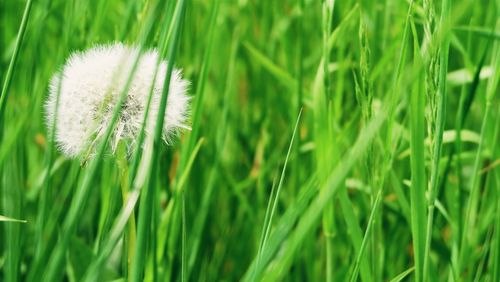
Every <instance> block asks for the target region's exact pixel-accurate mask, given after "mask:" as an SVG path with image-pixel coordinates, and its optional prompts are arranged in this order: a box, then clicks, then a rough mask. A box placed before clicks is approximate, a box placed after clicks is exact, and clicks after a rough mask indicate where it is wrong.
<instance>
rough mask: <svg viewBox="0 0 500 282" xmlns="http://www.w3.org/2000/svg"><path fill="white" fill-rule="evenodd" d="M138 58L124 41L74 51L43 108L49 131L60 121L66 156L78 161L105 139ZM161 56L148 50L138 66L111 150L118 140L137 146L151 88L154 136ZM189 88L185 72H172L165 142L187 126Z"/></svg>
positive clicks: (60, 139) (162, 68) (61, 144)
mask: <svg viewBox="0 0 500 282" xmlns="http://www.w3.org/2000/svg"><path fill="white" fill-rule="evenodd" d="M138 54H139V50H138V48H136V47H130V46H125V45H123V44H121V43H116V44H112V45H100V46H96V47H93V48H91V49H89V50H86V51H83V52H76V53H73V54H72V55H71V56H70V57H69V59H68V60H67V61H66V64H65V65H64V67H63V68H62V70H61V72H60V73H56V74H55V75H54V76H53V78H52V80H51V82H50V87H49V96H48V98H47V101H46V104H45V110H46V122H47V124H48V127H49V131H51V127H52V124H53V121H54V118H56V132H55V141H56V143H57V145H58V147H59V148H60V150H61V151H62V152H63V153H64V154H65V155H67V156H69V157H77V156H81V155H82V154H84V153H87V152H88V153H92V150H93V145H94V144H95V143H96V141H97V140H98V139H99V138H101V137H102V136H103V135H104V133H105V131H106V128H107V127H108V126H109V124H110V122H111V119H112V116H113V111H114V108H115V105H116V103H117V102H118V100H119V97H120V93H121V91H122V90H123V89H124V88H125V85H126V83H127V79H128V77H129V75H130V72H131V71H132V68H133V65H134V62H135V61H136V58H137V56H138ZM158 56H159V55H158V52H157V51H156V50H150V51H147V52H145V53H144V54H143V55H142V56H141V58H140V60H139V62H138V65H137V69H136V71H135V74H134V75H133V77H132V79H131V81H130V86H129V90H128V92H127V96H126V99H125V102H124V105H123V106H122V109H121V112H120V117H119V119H118V121H117V123H116V126H115V129H114V132H113V134H112V140H111V142H112V148H113V150H114V149H115V148H116V145H117V144H118V142H119V141H120V140H126V141H127V142H128V144H133V142H135V140H136V138H137V135H138V134H139V132H140V129H141V127H142V123H143V120H144V116H145V112H146V108H147V103H148V98H149V93H150V91H151V87H152V86H153V90H152V91H153V93H152V98H151V99H152V100H151V104H150V108H149V112H148V116H147V121H146V127H145V131H146V135H147V136H148V135H149V136H151V135H153V134H154V129H155V127H156V120H157V116H158V109H159V107H160V99H161V95H162V91H163V85H164V80H165V73H166V68H167V64H166V62H165V61H161V63H160V65H158V68H157V63H158V58H159V57H158ZM156 71H157V75H156V79H155V81H154V85H153V79H154V75H155V72H156ZM61 73H62V74H61ZM188 86H189V82H188V81H187V80H184V79H182V77H181V71H180V70H177V69H174V71H173V72H172V77H171V80H170V87H169V93H168V99H167V108H166V112H165V119H164V124H163V133H162V134H163V139H164V140H165V142H167V143H168V141H169V140H171V138H172V136H174V135H175V134H176V133H178V132H179V130H180V129H183V128H188V127H187V125H186V119H187V112H188V104H189V97H188V96H187V95H186V91H187V87H188ZM59 89H60V93H59V107H58V113H57V114H56V113H55V110H56V100H57V95H58V92H59Z"/></svg>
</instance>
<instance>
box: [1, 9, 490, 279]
mask: <svg viewBox="0 0 500 282" xmlns="http://www.w3.org/2000/svg"><path fill="white" fill-rule="evenodd" d="M443 1H444V2H445V3H443ZM180 2H183V1H163V0H158V1H155V0H149V1H148V0H140V1H136V0H34V1H32V2H31V7H30V8H31V9H30V10H29V13H28V14H26V15H29V18H26V17H24V18H25V19H26V20H27V25H26V30H25V34H24V37H23V38H22V39H23V40H22V41H20V44H16V38H17V35H18V34H19V27H20V25H21V21H22V19H23V11H24V9H25V7H26V4H27V2H26V1H24V0H0V17H1V18H0V47H1V49H0V78H1V81H2V85H4V86H5V85H6V81H7V83H8V86H9V87H8V88H7V89H6V91H5V92H2V95H8V96H5V97H6V100H5V104H4V105H3V109H0V113H1V115H0V131H1V135H0V140H1V143H0V176H1V179H0V180H1V181H0V186H1V189H0V198H1V209H0V215H2V216H7V217H8V218H7V219H6V220H7V221H2V222H0V230H1V232H0V239H1V240H0V246H1V248H0V250H1V253H0V268H1V269H2V274H0V275H1V276H0V280H2V281H41V280H42V279H48V278H47V277H50V276H44V275H47V274H46V267H48V268H54V269H57V270H55V271H56V272H58V274H57V275H56V276H55V277H56V279H55V280H57V281H59V280H61V279H63V280H64V281H81V280H82V279H84V276H85V275H86V273H87V275H88V272H89V269H91V268H90V264H91V263H92V262H94V261H96V258H97V257H99V256H100V255H101V254H103V253H104V252H103V249H104V248H103V246H105V244H104V243H103V242H105V241H106V240H107V239H108V238H109V237H110V236H111V235H110V234H111V231H110V230H111V227H112V225H113V222H114V219H115V218H116V217H117V216H118V213H119V211H120V209H121V208H122V205H123V202H122V195H121V192H120V175H119V169H118V167H117V164H116V159H115V157H114V156H112V154H111V153H110V152H108V153H106V154H105V156H104V157H103V160H102V162H101V163H100V164H99V165H98V167H97V170H96V174H95V176H94V177H92V179H91V185H90V194H89V196H88V201H86V202H85V204H84V205H83V209H82V210H81V212H80V213H79V216H78V217H77V219H78V220H77V222H76V230H75V232H67V230H66V229H65V228H64V227H63V221H64V220H65V218H66V217H67V214H68V212H67V211H68V210H69V209H70V207H71V206H72V205H74V202H73V200H74V199H75V197H76V196H75V194H76V193H77V191H78V189H79V187H82V185H84V184H82V182H83V179H84V178H85V176H86V175H88V174H89V173H88V170H89V169H88V167H87V166H81V164H80V160H71V159H66V158H64V157H63V156H62V155H61V154H60V153H59V152H58V151H57V149H55V148H53V147H50V146H52V143H51V142H50V140H49V137H48V135H47V130H46V126H45V120H44V112H43V103H44V100H45V98H46V97H47V94H48V89H47V87H48V82H49V79H50V77H51V76H52V75H53V74H54V73H55V72H56V71H58V70H59V69H60V68H61V66H62V64H63V63H64V60H65V59H66V58H67V57H68V56H69V54H71V52H74V51H79V50H85V49H87V48H90V47H92V46H94V45H95V44H101V43H110V42H116V41H123V42H125V43H127V44H130V45H138V44H141V43H142V44H144V45H145V46H146V48H148V49H149V48H159V47H160V46H161V44H162V36H161V31H162V30H164V29H165V27H167V28H168V27H169V24H171V23H172V22H174V21H171V19H172V17H173V15H174V10H175V8H176V7H177V8H178V6H176V5H178V4H179V3H180ZM410 3H412V6H411V8H410ZM443 5H444V6H443ZM446 5H448V6H449V7H450V9H449V10H448V11H446ZM443 7H445V9H443ZM499 15H500V3H499V1H498V0H439V1H433V0H423V1H420V0H419V1H413V2H412V1H410V0H407V1H404V0H381V1H368V0H357V1H356V0H347V1H312V0H294V1H288V0H283V1H255V0H253V1H252V0H247V1H245V0H238V1H237V0H234V1H230V0H220V1H217V0H214V1H200V0H187V1H185V6H184V7H183V12H182V13H181V21H180V23H181V24H180V26H176V25H175V24H172V25H171V26H172V28H174V29H177V30H179V31H180V37H179V45H178V48H177V52H176V56H175V66H176V67H178V68H182V69H183V74H184V76H185V77H186V78H187V79H189V80H190V81H191V83H192V84H191V87H190V90H189V95H191V96H193V104H192V108H193V110H192V117H193V118H192V120H193V122H192V124H191V126H192V128H193V130H192V131H190V132H185V133H184V134H182V135H181V136H180V138H179V140H176V141H175V142H174V145H173V146H166V145H165V146H162V147H161V150H159V151H156V152H154V154H158V156H159V170H158V173H157V174H155V173H153V172H152V173H151V175H152V177H153V178H156V179H157V181H156V182H155V185H153V186H154V187H153V188H152V189H153V190H154V191H156V192H155V193H156V194H155V195H156V197H155V198H154V201H153V202H151V203H152V205H151V206H148V209H150V210H151V214H152V218H151V220H150V222H149V223H148V226H149V227H150V230H149V231H150V232H151V235H150V237H148V239H147V244H146V248H145V249H144V255H145V265H144V266H143V272H144V277H142V276H140V279H141V280H142V279H144V280H146V281H178V280H180V281H184V280H187V281H238V280H240V279H245V280H249V281H254V280H257V281H260V280H269V281H274V280H278V281H279V280H282V281H322V280H327V281H347V280H350V281H357V280H360V279H361V280H362V281H390V280H391V279H396V280H395V281H400V280H404V281H415V280H416V281H423V280H426V281H445V280H448V281H499V280H498V279H500V273H499V272H500V168H499V167H498V166H499V164H500V149H499V146H498V144H499V140H500V139H499V137H498V132H499V130H500V122H499V121H500V111H499V109H500V108H499V107H500V103H499V95H498V81H499V69H498V66H499V64H500V60H499V59H500V56H499V52H500V51H499V47H498V43H499V42H498V40H499V38H500V25H499V24H500V20H499V18H500V17H499ZM150 16H153V17H154V24H153V25H152V29H151V32H150V33H149V34H147V36H143V35H142V34H143V32H144V30H145V29H146V27H147V20H148V17H150ZM143 38H145V39H143ZM170 40H171V38H170ZM448 46H449V53H448V54H447V53H446V52H445V50H447V48H448ZM16 50H17V51H18V57H17V60H16V61H15V64H14V65H13V68H12V70H13V72H12V78H11V80H10V82H9V81H8V80H6V78H7V70H8V67H9V64H10V62H11V58H12V56H13V54H15V51H16ZM325 62H326V63H325ZM446 65H447V68H446ZM443 66H444V67H443ZM442 89H445V91H444V93H446V95H443V92H442V91H441V90H442ZM443 97H444V98H443ZM440 99H444V101H443V103H442V104H440V101H442V100H440ZM422 103H425V104H422ZM443 105H444V106H445V108H446V110H445V111H444V106H443ZM441 113H442V116H440V115H441ZM196 117H197V118H196ZM299 117H300V118H299ZM439 117H442V120H440V119H439ZM296 122H298V124H297V128H296V129H295V126H296ZM440 124H441V125H442V128H441V130H444V134H443V139H442V140H440V138H437V136H440V135H441V134H440V131H439V130H440V129H439V128H440V127H439V125H440ZM456 132H461V134H456ZM294 133H295V135H294V138H293V139H292V136H293V134H294ZM457 136H459V137H460V138H458V137H457ZM424 139H425V140H424ZM200 140H202V141H201V143H199V144H201V147H199V151H198V150H196V148H195V147H196V146H194V145H195V144H198V142H200ZM290 145H292V146H291V147H290V150H289V146H290ZM49 148H52V149H51V150H49ZM437 149H439V150H441V153H438V158H436V157H435V156H436V155H435V152H436V150H437ZM49 155H50V157H49ZM189 160H191V161H192V166H191V165H190V164H191V162H190V161H189ZM413 160H414V162H413ZM49 171H50V173H48V172H49ZM436 176H437V178H436V179H437V180H436V181H435V185H434V184H433V182H432V181H431V178H432V177H436ZM416 179H418V180H416ZM181 184H182V185H181ZM433 185H434V186H433ZM432 187H434V188H435V190H433V188H432ZM428 190H429V191H433V192H429V191H428ZM43 191H45V193H46V194H44V192H43ZM413 192H414V193H413ZM432 193H435V195H436V199H437V201H436V202H433V201H432V200H429V199H432V196H430V195H432ZM44 195H45V196H44ZM426 195H428V196H426ZM43 197H45V198H44V199H45V200H43V199H42V198H43ZM42 201H43V202H44V205H46V208H45V209H46V212H44V213H42V214H41V213H40V211H41V202H42ZM141 203H142V202H141ZM430 206H432V208H428V207H430ZM434 207H435V208H434ZM431 209H433V210H435V211H433V213H432V212H430V210H431ZM139 213H140V212H139V203H137V206H136V208H135V214H134V216H135V217H137V216H138V214H139ZM429 213H431V214H432V216H431V218H432V221H431V224H430V225H429V222H428V220H429V218H428V214H429ZM9 218H10V219H22V220H26V222H25V223H18V222H12V221H10V219H9ZM422 223H423V224H422ZM429 226H430V227H429ZM37 228H38V229H37ZM38 232H41V233H38ZM125 233H126V232H124V231H123V230H122V232H120V234H123V235H124V234H125ZM124 236H128V235H124ZM64 238H66V239H64ZM120 238H122V237H121V235H120ZM61 240H67V242H69V243H68V246H67V248H66V247H61V250H62V254H63V256H64V257H63V260H62V262H61V263H60V264H52V262H51V264H50V266H47V265H48V262H49V261H51V259H53V258H51V257H53V255H52V253H53V252H52V250H54V249H55V248H56V246H57V245H60V244H61ZM128 244H130V242H129V241H128V239H124V240H121V239H120V241H119V242H118V244H117V246H116V247H114V248H113V252H112V254H110V255H109V256H106V259H105V260H104V262H103V263H102V264H101V265H99V266H98V267H97V268H95V269H97V270H98V272H99V275H100V276H99V281H111V280H118V279H123V280H126V279H127V277H129V273H128V269H127V255H126V251H125V250H126V248H127V246H128ZM427 245H428V246H427ZM38 248H40V249H38ZM40 250H43V251H40ZM415 250H416V251H415ZM37 252H38V253H37ZM252 262H253V264H252ZM251 265H253V266H251ZM55 266H57V267H55ZM256 266H257V267H256ZM48 271H49V272H50V270H48ZM43 273H45V274H43ZM358 273H359V275H358ZM398 275H400V276H399V277H398ZM398 279H399V280H398Z"/></svg>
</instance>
